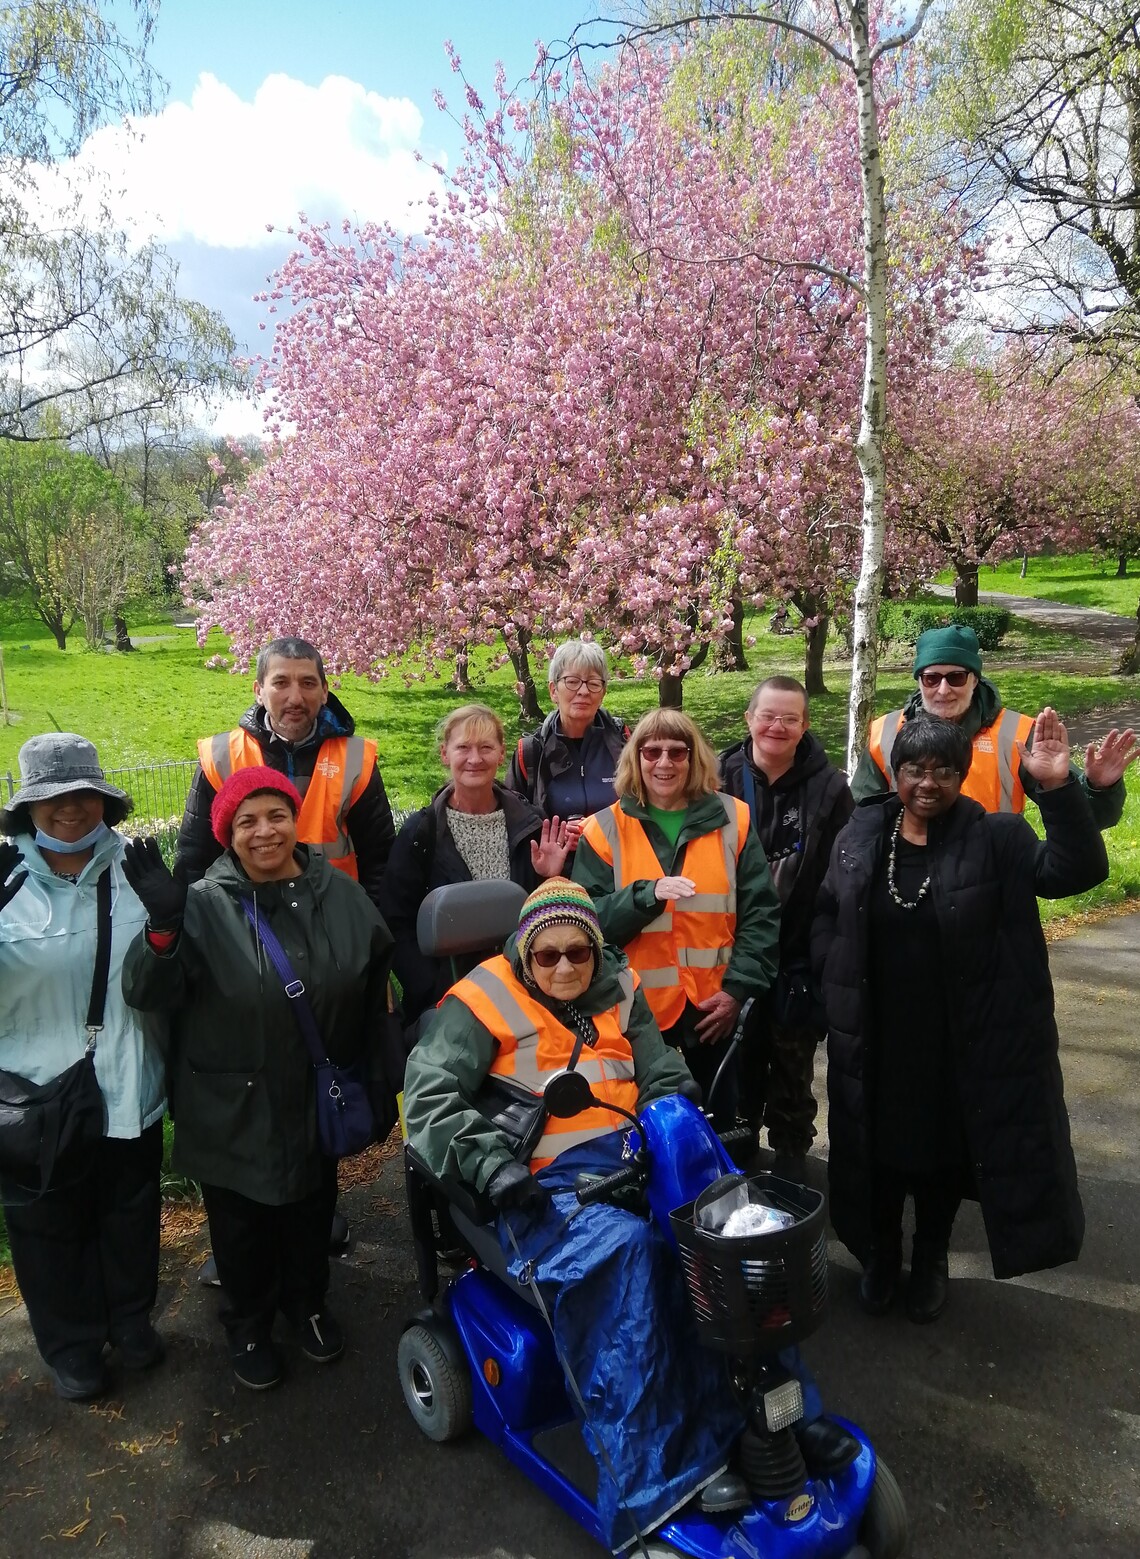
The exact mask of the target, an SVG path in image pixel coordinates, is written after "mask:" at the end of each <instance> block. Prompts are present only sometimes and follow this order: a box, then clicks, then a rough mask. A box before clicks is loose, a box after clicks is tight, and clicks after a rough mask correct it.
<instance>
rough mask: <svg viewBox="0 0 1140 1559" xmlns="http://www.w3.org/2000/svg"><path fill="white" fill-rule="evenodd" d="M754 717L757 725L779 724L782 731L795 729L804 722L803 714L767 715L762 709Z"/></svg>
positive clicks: (772, 725) (770, 725)
mask: <svg viewBox="0 0 1140 1559" xmlns="http://www.w3.org/2000/svg"><path fill="white" fill-rule="evenodd" d="M753 719H754V720H755V721H756V724H757V725H766V726H769V727H774V726H779V728H780V730H781V731H794V730H795V728H796V726H797V725H803V723H804V717H803V715H767V714H765V713H764V711H763V710H762V709H760V710H757V712H756V714H755V715H754V716H753Z"/></svg>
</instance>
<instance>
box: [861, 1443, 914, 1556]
mask: <svg viewBox="0 0 1140 1559" xmlns="http://www.w3.org/2000/svg"><path fill="white" fill-rule="evenodd" d="M906 1540H907V1519H906V1501H905V1500H904V1499H903V1497H902V1490H901V1489H900V1488H899V1486H898V1484H897V1483H896V1482H895V1477H894V1474H893V1473H892V1472H891V1469H890V1468H889V1467H888V1466H887V1464H886V1462H885V1461H883V1460H882V1458H881V1457H880V1458H879V1461H878V1464H877V1466H876V1468H875V1481H874V1483H873V1484H872V1486H871V1497H870V1499H869V1500H868V1501H867V1508H866V1510H865V1511H864V1512H863V1520H862V1522H861V1523H860V1526H859V1541H860V1542H861V1543H862V1544H863V1546H864V1547H865V1548H866V1550H867V1552H868V1554H869V1555H870V1556H871V1559H899V1556H900V1555H901V1554H902V1553H904V1552H905V1551H906Z"/></svg>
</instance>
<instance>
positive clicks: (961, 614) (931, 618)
mask: <svg viewBox="0 0 1140 1559" xmlns="http://www.w3.org/2000/svg"><path fill="white" fill-rule="evenodd" d="M1012 621H1013V614H1012V612H1008V611H1006V610H1005V608H1004V607H999V606H950V605H945V606H943V605H941V604H939V603H936V602H933V601H885V602H884V603H883V605H882V606H881V607H880V608H879V639H880V641H882V642H883V643H892V642H897V643H899V644H914V643H916V642H917V640H918V636H919V634H920V633H925V632H926V631H927V629H928V628H946V627H949V625H950V624H951V623H960V624H961V625H962V627H964V628H972V629H973V630H974V632H975V633H976V634H977V636H978V644H979V645H980V646H981V648H982V650H984V651H990V650H996V649H997V647H998V645H999V644H1000V643H1001V641H1002V640H1003V639H1004V638H1005V636H1006V634H1007V633H1008V632H1009V627H1010V624H1011V623H1012Z"/></svg>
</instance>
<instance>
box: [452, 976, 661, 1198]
mask: <svg viewBox="0 0 1140 1559" xmlns="http://www.w3.org/2000/svg"><path fill="white" fill-rule="evenodd" d="M618 980H619V981H620V983H621V988H622V996H621V1000H620V1001H619V1002H618V1004H617V1006H615V1007H611V1008H609V1010H608V1011H606V1012H598V1013H595V1014H594V1015H593V1017H594V1026H595V1027H596V1028H597V1031H598V1038H597V1041H596V1042H595V1043H594V1044H593V1045H584V1046H583V1047H582V1050H581V1053H580V1055H579V1057H578V1061H577V1064H576V1065H575V1068H574V1070H575V1071H576V1072H581V1074H582V1076H583V1077H584V1078H585V1079H586V1081H587V1082H588V1083H589V1085H590V1087H591V1088H592V1089H593V1092H594V1095H595V1097H596V1098H598V1099H601V1100H603V1101H609V1102H612V1103H613V1104H617V1105H620V1106H621V1107H622V1109H625V1110H630V1111H634V1110H636V1109H637V1083H636V1082H635V1081H634V1066H633V1051H632V1049H631V1048H630V1043H629V1040H628V1039H626V1037H625V1031H626V1029H627V1028H628V1027H629V1018H630V1013H631V1012H632V1010H633V997H634V992H635V991H636V990H637V984H638V981H637V976H636V974H634V972H633V970H632V969H623V970H621V972H620V973H619V975H618ZM447 994H448V995H449V996H455V997H457V998H458V1000H459V1001H461V1002H462V1003H463V1005H464V1006H465V1007H467V1008H468V1009H469V1011H470V1012H471V1013H473V1015H474V1016H475V1017H476V1018H478V1020H479V1022H480V1023H481V1024H482V1025H483V1027H484V1028H485V1029H487V1030H489V1032H490V1033H491V1034H493V1035H494V1037H495V1043H496V1047H497V1048H496V1051H495V1059H494V1060H493V1061H492V1062H491V1071H492V1072H495V1073H497V1074H498V1075H499V1076H500V1077H513V1078H514V1079H515V1081H516V1082H518V1083H522V1084H523V1085H524V1086H525V1087H527V1088H531V1089H533V1090H534V1092H535V1093H536V1094H540V1093H542V1091H543V1090H544V1088H545V1087H546V1084H547V1083H548V1082H549V1081H550V1080H551V1078H552V1077H554V1076H556V1075H557V1074H558V1073H559V1072H564V1071H565V1070H566V1067H567V1066H568V1065H569V1062H570V1056H571V1053H572V1051H573V1049H574V1041H575V1035H574V1034H573V1033H572V1032H571V1030H570V1029H568V1028H564V1027H563V1025H562V1024H561V1023H559V1021H558V1019H557V1018H556V1017H555V1016H554V1014H553V1013H552V1012H551V1011H549V1009H548V1008H546V1007H544V1006H543V1005H542V1003H541V1002H540V1001H537V1000H536V999H535V997H534V996H533V994H532V993H531V992H530V991H528V990H527V988H526V986H525V985H523V984H522V982H521V981H520V980H517V979H516V978H515V974H514V970H513V969H512V968H511V965H510V960H509V959H506V958H503V957H499V958H489V959H488V960H487V962H486V963H482V964H480V965H479V967H478V968H477V969H473V970H472V971H471V973H470V974H469V975H468V976H467V977H466V979H463V980H460V981H459V983H458V984H457V985H453V986H452V987H451V989H450V991H448V993H447ZM623 1119H624V1118H623V1117H622V1116H620V1115H618V1114H616V1113H615V1112H614V1111H612V1110H607V1109H606V1108H605V1106H604V1104H603V1105H602V1106H600V1107H597V1108H591V1109H588V1110H583V1111H582V1112H581V1113H580V1114H578V1115H575V1116H574V1117H573V1118H572V1119H570V1120H556V1119H555V1118H554V1116H549V1117H548V1118H547V1122H546V1126H545V1129H544V1131H543V1133H542V1136H541V1137H540V1138H539V1141H538V1143H537V1145H536V1147H535V1150H534V1153H533V1154H532V1155H531V1160H530V1167H531V1169H532V1170H537V1169H542V1168H543V1167H544V1166H545V1165H546V1164H549V1163H550V1162H551V1160H552V1159H556V1158H557V1157H558V1155H559V1153H565V1151H566V1149H567V1148H573V1147H577V1145H578V1144H579V1143H580V1142H589V1141H590V1140H591V1139H592V1138H594V1137H603V1136H608V1135H609V1133H610V1132H611V1131H616V1130H619V1129H620V1128H621V1126H622V1124H623Z"/></svg>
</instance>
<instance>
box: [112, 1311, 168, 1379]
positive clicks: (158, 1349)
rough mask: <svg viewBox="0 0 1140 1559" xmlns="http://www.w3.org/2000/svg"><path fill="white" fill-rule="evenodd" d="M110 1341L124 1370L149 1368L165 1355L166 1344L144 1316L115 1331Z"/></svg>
mask: <svg viewBox="0 0 1140 1559" xmlns="http://www.w3.org/2000/svg"><path fill="white" fill-rule="evenodd" d="M111 1341H112V1342H113V1343H114V1345H115V1347H116V1348H117V1349H118V1352H119V1363H120V1364H121V1365H122V1366H123V1368H124V1369H126V1370H149V1369H151V1368H153V1366H154V1365H156V1364H161V1363H162V1361H163V1359H165V1357H166V1344H165V1343H164V1342H163V1340H162V1338H161V1337H160V1336H159V1335H158V1333H157V1332H156V1331H155V1329H154V1327H153V1326H152V1325H151V1324H150V1322H149V1321H148V1320H146V1319H145V1318H144V1319H143V1320H141V1321H136V1322H135V1324H134V1325H133V1326H128V1327H124V1328H123V1329H122V1330H121V1331H118V1332H116V1333H115V1334H114V1336H113V1337H112V1338H111Z"/></svg>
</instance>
